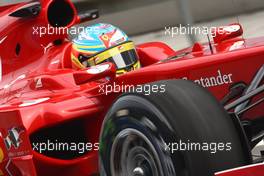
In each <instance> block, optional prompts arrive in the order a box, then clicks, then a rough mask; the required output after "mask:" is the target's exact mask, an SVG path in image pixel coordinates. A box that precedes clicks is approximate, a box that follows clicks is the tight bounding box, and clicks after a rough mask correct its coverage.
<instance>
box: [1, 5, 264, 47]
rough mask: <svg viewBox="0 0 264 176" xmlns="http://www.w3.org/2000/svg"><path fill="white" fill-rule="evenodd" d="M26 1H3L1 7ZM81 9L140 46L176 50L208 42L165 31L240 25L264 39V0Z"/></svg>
mask: <svg viewBox="0 0 264 176" xmlns="http://www.w3.org/2000/svg"><path fill="white" fill-rule="evenodd" d="M23 1H26V0H0V5H5V4H10V3H15V2H23ZM72 1H73V2H74V3H75V4H76V6H77V7H78V8H79V9H82V10H85V9H93V8H98V9H99V10H100V13H101V17H100V18H99V19H98V20H96V21H93V22H89V23H88V24H85V25H89V24H93V23H98V22H105V23H111V24H114V25H116V26H118V27H120V28H121V29H123V30H124V31H125V32H126V33H127V34H129V35H130V36H131V38H132V39H133V40H134V41H135V42H136V43H142V42H146V41H163V42H165V43H167V44H169V45H170V46H171V47H173V48H174V49H182V48H184V47H187V46H190V45H191V44H192V43H193V42H194V41H201V42H205V41H206V40H207V36H204V35H198V36H197V35H196V36H195V35H177V36H173V37H172V36H169V35H165V27H177V26H179V25H180V24H182V25H186V24H188V25H192V26H200V27H203V26H207V27H217V26H222V25H228V24H231V23H235V22H238V21H239V22H240V23H241V24H242V25H243V27H244V29H245V30H244V31H245V35H244V37H246V38H247V37H257V36H264V30H263V29H264V23H263V19H264V1H263V0H133V1H131V0H72Z"/></svg>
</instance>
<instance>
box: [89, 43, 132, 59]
mask: <svg viewBox="0 0 264 176" xmlns="http://www.w3.org/2000/svg"><path fill="white" fill-rule="evenodd" d="M132 49H135V46H134V44H133V42H129V43H125V44H123V45H119V46H116V47H114V48H111V49H109V50H106V51H104V52H102V53H100V54H98V55H96V56H94V57H92V58H90V59H89V60H88V61H90V60H95V63H96V64H100V63H102V62H104V61H105V60H107V59H109V58H111V57H113V56H116V55H118V54H120V53H122V52H124V51H129V50H132Z"/></svg>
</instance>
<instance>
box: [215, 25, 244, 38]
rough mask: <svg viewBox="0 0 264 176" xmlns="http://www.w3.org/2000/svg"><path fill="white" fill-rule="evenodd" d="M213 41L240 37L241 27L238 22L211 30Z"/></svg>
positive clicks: (241, 33)
mask: <svg viewBox="0 0 264 176" xmlns="http://www.w3.org/2000/svg"><path fill="white" fill-rule="evenodd" d="M212 34H213V39H214V43H221V42H223V41H226V40H229V39H233V38H236V37H240V36H242V35H243V28H242V26H241V25H240V24H239V23H234V24H230V25H228V26H223V27H219V28H216V29H215V31H212Z"/></svg>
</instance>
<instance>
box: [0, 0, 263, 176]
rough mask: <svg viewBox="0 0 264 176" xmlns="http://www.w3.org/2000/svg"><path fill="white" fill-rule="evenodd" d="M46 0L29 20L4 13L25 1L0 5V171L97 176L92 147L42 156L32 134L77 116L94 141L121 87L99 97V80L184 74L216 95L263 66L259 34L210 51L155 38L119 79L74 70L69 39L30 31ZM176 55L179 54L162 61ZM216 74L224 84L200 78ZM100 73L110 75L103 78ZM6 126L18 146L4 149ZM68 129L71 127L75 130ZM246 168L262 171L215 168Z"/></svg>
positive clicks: (254, 114) (125, 81) (42, 22)
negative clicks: (70, 154) (137, 65)
mask: <svg viewBox="0 0 264 176" xmlns="http://www.w3.org/2000/svg"><path fill="white" fill-rule="evenodd" d="M65 2H68V1H65ZM51 3H52V0H43V1H41V5H42V10H41V12H40V14H39V15H38V16H37V17H34V18H15V17H10V16H9V14H10V13H12V12H14V11H15V10H17V9H19V8H21V7H23V6H24V5H25V4H16V5H13V6H8V7H0V20H1V23H0V57H1V71H2V73H1V74H2V75H1V83H0V96H1V99H0V102H1V105H0V132H1V137H2V138H0V148H1V150H2V151H3V152H2V153H1V150H0V162H1V167H0V170H1V171H0V175H1V174H3V175H17V176H19V175H23V176H34V175H40V176H42V175H43V176H47V175H49V176H54V175H57V174H61V175H64V176H67V175H69V176H70V175H78V176H82V175H83V176H84V175H92V174H96V173H97V172H98V157H97V156H98V153H97V151H92V152H88V153H85V154H83V155H82V156H80V157H76V158H72V159H59V158H56V157H48V156H45V155H42V154H40V153H38V152H36V151H33V149H32V146H31V145H30V142H32V141H30V139H31V138H30V136H32V135H34V134H36V133H38V131H39V130H41V129H49V128H56V126H58V125H60V124H64V123H67V122H69V123H71V122H74V121H77V120H81V121H82V123H81V124H82V125H83V127H84V129H85V134H83V135H84V136H86V137H87V139H89V142H92V143H95V142H97V141H98V138H99V133H100V127H101V123H102V121H103V118H104V116H105V114H106V112H107V110H108V109H109V107H110V106H111V104H112V103H113V101H114V100H115V99H116V98H117V96H118V95H120V93H121V92H115V93H114V92H111V93H109V94H108V95H105V93H103V92H101V91H100V85H113V84H116V85H137V84H145V83H149V82H153V81H158V80H167V79H188V80H196V82H197V83H200V84H203V86H205V87H207V88H208V90H209V91H211V92H212V93H213V94H214V96H215V97H216V98H217V99H219V100H221V99H222V98H223V97H224V96H225V95H226V94H227V93H228V92H229V87H230V86H231V85H232V84H233V83H237V82H245V83H247V84H250V82H251V81H252V79H253V78H254V76H255V74H256V73H257V71H258V70H259V69H260V68H261V67H262V66H263V64H264V59H263V57H264V38H255V39H250V40H244V39H241V38H234V39H229V40H226V41H223V42H221V43H219V44H213V54H212V53H211V51H210V49H209V45H208V44H203V45H201V44H196V45H195V46H194V47H193V48H188V49H184V50H182V51H174V50H172V49H171V48H170V47H168V46H167V45H165V44H163V43H159V42H154V43H145V44H141V45H138V46H137V50H138V55H139V58H140V60H141V63H142V66H143V68H141V69H140V70H137V71H132V72H129V73H127V74H124V75H121V76H118V77H116V76H115V69H114V66H113V65H109V66H110V67H109V68H108V69H107V70H106V71H104V72H103V73H99V74H91V73H89V71H87V70H74V69H72V68H71V60H70V50H71V43H70V42H69V41H68V40H67V39H66V37H67V36H66V35H48V34H47V35H45V36H42V37H40V36H39V35H36V34H34V28H36V27H40V26H47V25H48V24H49V22H48V19H47V11H48V10H47V9H48V7H49V5H50V4H51ZM68 3H70V2H68ZM70 5H71V6H72V8H73V9H74V18H73V19H72V21H71V22H70V23H69V24H68V25H67V27H70V26H73V25H75V24H78V23H79V22H80V18H79V17H78V14H77V11H76V10H75V8H74V7H73V5H72V4H71V3H70ZM54 41H60V42H59V44H58V43H55V42H54ZM234 46H235V47H234ZM230 50H233V51H230ZM183 53H188V54H183ZM175 55H183V56H182V57H180V58H178V59H175V60H174V59H171V60H166V59H167V58H169V57H172V56H175ZM161 60H163V61H162V62H159V61H161ZM88 70H89V69H88ZM219 75H220V77H221V78H219V79H222V81H220V82H222V83H223V84H219V85H213V84H210V85H209V84H205V83H202V79H206V78H211V77H216V78H217V76H219ZM224 75H226V76H224ZM106 77H107V78H108V79H104V78H106ZM109 78H110V79H109ZM224 79H225V80H226V81H225V80H224ZM261 96H262V97H263V94H262V95H261ZM256 98H258V97H256ZM201 102H202V100H201ZM263 109H264V107H263V105H259V106H258V107H256V108H254V109H252V110H250V111H249V112H247V113H246V114H244V116H243V118H244V119H249V120H254V119H257V118H260V117H263V114H264V112H263ZM12 128H19V129H20V131H21V132H20V133H19V140H20V142H21V145H20V146H19V147H18V148H15V147H14V146H11V149H10V150H7V149H6V146H5V145H4V140H5V139H6V137H7V136H8V134H9V132H10V130H11V129H12ZM72 130H73V132H74V130H75V129H72ZM227 164H228V163H227ZM249 172H250V174H248V175H250V176H253V175H254V176H260V175H264V169H263V164H259V165H257V166H252V168H251V167H248V168H246V169H241V171H237V170H236V171H233V172H227V173H220V174H219V176H240V175H241V173H244V174H245V176H246V175H247V173H249ZM254 173H255V174H254Z"/></svg>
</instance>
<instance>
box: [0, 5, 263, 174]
mask: <svg viewBox="0 0 264 176" xmlns="http://www.w3.org/2000/svg"><path fill="white" fill-rule="evenodd" d="M97 17H98V11H96V10H88V11H85V12H81V11H80V10H78V9H77V8H75V6H74V4H73V3H71V2H70V1H69V0H40V1H31V2H28V3H18V4H12V5H8V6H2V7H0V21H1V23H0V80H1V82H0V96H1V99H0V102H1V105H0V175H4V176H36V175H38V176H56V175H58V174H60V175H64V176H87V175H99V174H101V175H106V176H175V175H177V176H213V175H215V176H242V175H243V176H263V175H264V163H263V156H262V155H261V154H259V155H258V156H255V155H254V156H253V155H252V152H251V151H252V150H253V149H254V148H255V147H256V146H258V144H259V143H260V142H261V141H263V136H264V133H263V132H264V105H263V100H264V93H263V90H264V85H263V83H264V80H263V77H264V59H263V57H264V38H254V39H244V38H243V37H241V36H242V34H243V30H242V26H241V25H240V24H232V25H229V26H225V27H221V29H222V31H223V32H222V33H216V35H215V36H214V38H213V40H211V41H209V42H208V43H204V44H202V43H196V44H194V46H192V47H190V48H186V49H183V50H180V51H175V50H173V49H172V48H170V47H169V46H167V45H166V44H164V43H161V42H151V43H144V44H140V45H137V46H136V50H137V54H138V57H139V59H140V63H141V66H142V67H141V68H140V69H138V70H134V71H130V72H128V73H125V74H121V75H117V74H116V66H115V64H114V63H110V62H106V63H102V64H99V65H96V66H93V67H88V68H85V69H80V70H76V69H73V68H72V64H71V53H70V52H71V45H72V44H71V42H70V40H69V39H68V35H67V34H66V33H61V32H58V30H59V29H61V28H63V29H64V30H67V29H70V28H71V27H72V26H75V25H78V24H80V23H83V22H87V21H89V20H93V19H95V18H97ZM262 154H263V152H262Z"/></svg>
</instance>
